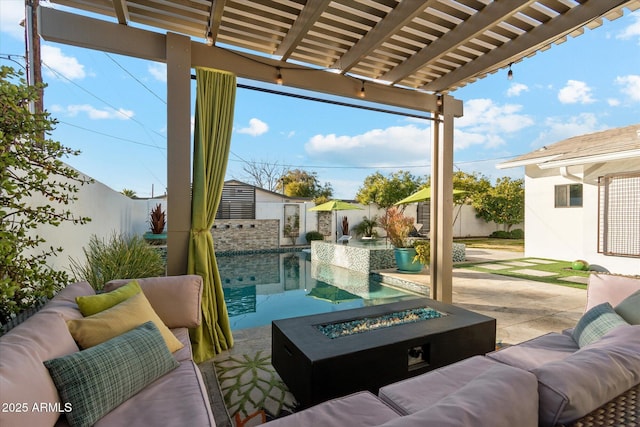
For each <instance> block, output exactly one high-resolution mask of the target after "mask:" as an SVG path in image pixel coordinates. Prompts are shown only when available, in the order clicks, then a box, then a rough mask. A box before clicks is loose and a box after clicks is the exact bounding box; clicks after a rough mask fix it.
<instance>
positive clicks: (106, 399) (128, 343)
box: [44, 321, 179, 427]
mask: <svg viewBox="0 0 640 427" xmlns="http://www.w3.org/2000/svg"><path fill="white" fill-rule="evenodd" d="M44 364H45V366H46V367H47V369H48V370H49V373H50V374H51V378H52V379H53V381H54V383H55V385H56V388H57V389H58V392H59V394H60V397H61V399H62V402H63V403H64V404H65V408H66V407H67V406H69V408H70V410H68V411H66V417H67V421H68V422H69V424H70V425H71V427H89V426H92V425H93V424H94V423H95V422H96V421H97V420H99V419H100V418H102V417H103V416H104V415H105V414H107V413H108V412H109V411H111V410H112V409H113V408H115V407H117V406H118V405H120V404H121V403H122V402H124V401H125V400H127V399H128V398H130V397H131V396H133V395H134V394H136V393H138V392H139V391H140V390H142V389H143V388H144V387H146V386H147V385H148V384H150V383H152V382H153V381H155V380H156V379H158V378H159V377H161V376H162V375H164V374H166V373H167V372H169V371H170V370H172V369H175V368H177V367H178V365H179V363H178V362H177V361H176V360H175V359H174V358H173V356H172V355H171V353H169V351H168V349H167V347H166V345H165V343H164V339H163V338H162V335H161V334H160V331H159V330H158V328H157V327H156V326H155V325H154V324H153V322H151V321H149V322H147V323H144V324H143V325H140V326H138V327H136V328H134V329H132V330H131V331H129V332H126V333H124V334H122V335H120V336H117V337H115V338H113V339H110V340H108V341H106V342H104V343H102V344H99V345H96V346H93V347H91V348H89V349H87V350H83V351H78V352H76V353H72V354H69V355H67V356H63V357H60V358H55V359H51V360H47V361H45V362H44Z"/></svg>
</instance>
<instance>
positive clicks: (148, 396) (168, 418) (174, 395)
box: [94, 354, 231, 427]
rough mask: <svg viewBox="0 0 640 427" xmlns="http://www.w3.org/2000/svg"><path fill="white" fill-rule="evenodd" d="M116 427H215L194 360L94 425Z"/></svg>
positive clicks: (97, 426)
mask: <svg viewBox="0 0 640 427" xmlns="http://www.w3.org/2000/svg"><path fill="white" fill-rule="evenodd" d="M174 357H175V354H174ZM198 384H199V386H198ZM185 420H186V421H185ZM230 425H231V424H220V427H222V426H230ZM114 426H120V427H122V426H124V427H141V426H145V427H164V426H167V427H171V426H181V427H182V426H184V427H192V426H193V427H196V426H197V427H216V422H215V420H214V417H213V414H212V413H211V405H210V403H209V395H208V394H207V390H206V389H205V387H204V382H203V381H202V376H201V374H200V370H199V369H198V366H197V365H196V364H195V363H194V362H193V361H183V362H181V363H180V366H178V367H177V368H176V369H174V370H173V371H170V372H168V373H166V374H165V375H163V376H161V377H160V378H158V379H157V380H156V381H154V382H153V383H151V384H149V385H148V386H147V387H145V388H144V389H142V390H141V391H140V392H139V393H137V394H136V395H134V396H133V397H131V398H130V399H128V400H126V401H125V402H123V403H122V404H121V405H119V406H118V407H117V408H115V409H113V410H112V411H111V412H109V413H108V414H107V415H105V416H104V417H103V418H101V419H100V420H98V422H96V424H95V425H94V427H114Z"/></svg>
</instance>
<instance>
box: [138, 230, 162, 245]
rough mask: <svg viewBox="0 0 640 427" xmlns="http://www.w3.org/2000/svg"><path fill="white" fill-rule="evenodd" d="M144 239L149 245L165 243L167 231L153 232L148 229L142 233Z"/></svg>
mask: <svg viewBox="0 0 640 427" xmlns="http://www.w3.org/2000/svg"><path fill="white" fill-rule="evenodd" d="M143 237H144V240H146V241H147V242H148V243H149V244H150V245H166V244H167V233H159V234H154V233H151V232H150V231H147V232H146V233H144V236H143Z"/></svg>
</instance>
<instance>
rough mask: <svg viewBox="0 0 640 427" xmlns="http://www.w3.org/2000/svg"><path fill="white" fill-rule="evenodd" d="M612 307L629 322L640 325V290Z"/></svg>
mask: <svg viewBox="0 0 640 427" xmlns="http://www.w3.org/2000/svg"><path fill="white" fill-rule="evenodd" d="M614 309H615V311H616V313H618V314H619V315H620V317H622V318H623V319H624V320H626V321H627V322H628V323H629V324H631V325H640V291H636V292H634V293H632V294H631V295H629V296H628V297H626V298H625V299H624V300H622V302H621V303H620V304H618V305H616V306H615V308H614Z"/></svg>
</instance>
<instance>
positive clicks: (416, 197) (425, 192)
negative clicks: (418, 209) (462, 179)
mask: <svg viewBox="0 0 640 427" xmlns="http://www.w3.org/2000/svg"><path fill="white" fill-rule="evenodd" d="M461 193H465V191H464V190H456V189H454V190H453V194H461ZM429 199H431V187H424V188H423V189H422V190H418V191H416V192H415V193H413V194H412V195H410V196H409V197H405V198H404V199H402V200H400V201H399V202H396V203H395V205H406V204H407V203H415V202H424V201H425V200H429Z"/></svg>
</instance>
